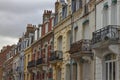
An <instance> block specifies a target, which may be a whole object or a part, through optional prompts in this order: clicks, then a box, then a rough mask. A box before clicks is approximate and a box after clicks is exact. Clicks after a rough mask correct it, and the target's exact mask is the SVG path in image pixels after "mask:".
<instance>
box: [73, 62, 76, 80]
mask: <svg viewBox="0 0 120 80" xmlns="http://www.w3.org/2000/svg"><path fill="white" fill-rule="evenodd" d="M72 78H73V79H72V80H77V63H74V64H73V72H72Z"/></svg>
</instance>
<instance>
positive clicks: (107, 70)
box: [106, 63, 108, 80]
mask: <svg viewBox="0 0 120 80" xmlns="http://www.w3.org/2000/svg"><path fill="white" fill-rule="evenodd" d="M106 80H108V63H106Z"/></svg>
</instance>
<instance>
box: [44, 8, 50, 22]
mask: <svg viewBox="0 0 120 80" xmlns="http://www.w3.org/2000/svg"><path fill="white" fill-rule="evenodd" d="M51 14H52V11H51V10H44V13H43V23H44V21H45V20H46V19H49V18H50V16H51Z"/></svg>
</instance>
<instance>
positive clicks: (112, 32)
mask: <svg viewBox="0 0 120 80" xmlns="http://www.w3.org/2000/svg"><path fill="white" fill-rule="evenodd" d="M119 29H120V27H119V26H117V25H108V26H106V27H103V28H102V29H99V30H97V31H95V32H93V38H92V44H95V43H98V42H101V41H103V40H108V39H110V40H118V39H120V35H119Z"/></svg>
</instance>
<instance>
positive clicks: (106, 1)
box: [92, 0, 120, 80]
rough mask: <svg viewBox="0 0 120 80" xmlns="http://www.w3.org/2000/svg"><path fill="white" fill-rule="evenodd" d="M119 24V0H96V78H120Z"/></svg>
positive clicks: (94, 37)
mask: <svg viewBox="0 0 120 80" xmlns="http://www.w3.org/2000/svg"><path fill="white" fill-rule="evenodd" d="M119 25H120V2H119V0H96V31H94V32H93V39H92V45H93V46H92V48H93V52H94V53H95V56H96V65H95V80H120V71H119V70H120V62H119V60H120V51H119V50H120V46H119V40H120V31H119V30H120V26H119Z"/></svg>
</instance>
